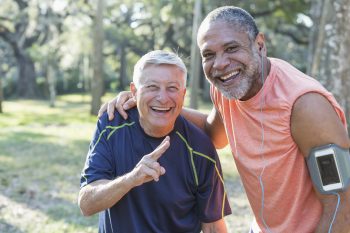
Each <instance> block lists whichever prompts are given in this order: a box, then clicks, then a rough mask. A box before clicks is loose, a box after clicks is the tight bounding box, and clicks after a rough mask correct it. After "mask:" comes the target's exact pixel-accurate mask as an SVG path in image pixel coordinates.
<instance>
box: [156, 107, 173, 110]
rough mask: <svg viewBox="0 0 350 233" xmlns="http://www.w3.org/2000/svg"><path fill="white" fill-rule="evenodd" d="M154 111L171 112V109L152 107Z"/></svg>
mask: <svg viewBox="0 0 350 233" xmlns="http://www.w3.org/2000/svg"><path fill="white" fill-rule="evenodd" d="M152 108H153V109H154V110H157V111H169V110H170V108H162V107H152Z"/></svg>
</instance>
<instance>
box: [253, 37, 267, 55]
mask: <svg viewBox="0 0 350 233" xmlns="http://www.w3.org/2000/svg"><path fill="white" fill-rule="evenodd" d="M255 45H256V46H257V49H258V52H259V54H260V55H261V56H266V55H267V50H266V45H265V36H264V34H263V33H261V32H259V34H258V35H257V36H256V38H255Z"/></svg>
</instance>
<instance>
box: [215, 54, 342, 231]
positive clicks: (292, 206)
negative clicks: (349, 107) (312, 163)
mask: <svg viewBox="0 0 350 233" xmlns="http://www.w3.org/2000/svg"><path fill="white" fill-rule="evenodd" d="M269 59H270V61H271V70H270V74H269V75H268V77H267V79H266V81H265V83H264V86H263V88H262V89H261V90H260V91H259V92H258V93H257V94H256V95H255V96H254V97H252V98H251V99H249V100H247V101H239V100H228V99H226V98H225V97H224V96H223V95H221V93H220V92H219V91H218V90H217V89H216V88H215V87H213V86H211V97H212V100H213V103H214V105H215V107H216V109H217V110H218V111H219V112H220V114H221V116H222V118H223V122H224V125H225V128H226V133H227V136H228V139H229V143H230V146H231V150H232V154H233V156H234V159H235V162H236V166H237V169H238V171H239V174H240V176H241V179H242V182H243V185H244V188H245V191H246V193H247V196H248V199H249V202H250V205H251V208H252V210H253V212H254V215H255V222H254V223H253V225H252V229H253V231H254V232H302V233H307V232H313V231H314V230H315V228H316V227H317V224H318V222H319V219H320V216H321V213H322V206H321V202H320V201H319V199H318V197H317V196H316V193H315V191H314V190H313V186H312V181H311V178H310V176H309V173H308V169H307V165H306V162H305V159H304V157H303V155H302V154H301V152H300V150H299V149H298V146H297V144H296V143H295V142H294V140H293V138H292V135H291V129H290V118H291V112H292V107H293V104H294V102H295V101H296V99H297V98H298V97H300V96H301V95H303V94H305V93H308V92H316V93H320V94H321V95H323V96H324V97H326V98H327V99H328V101H329V102H330V103H331V104H332V105H333V107H334V109H335V111H336V112H337V114H338V116H339V117H340V119H341V120H342V122H343V124H344V125H345V126H346V120H345V115H344V113H343V111H342V109H341V108H340V106H339V105H338V103H337V102H336V100H335V99H334V97H333V96H332V94H331V93H329V92H328V91H327V90H326V89H325V88H323V87H322V85H321V84H320V83H319V82H318V81H317V80H315V79H313V78H311V77H309V76H307V75H305V74H303V73H302V72H300V71H299V70H297V69H296V68H294V67H293V66H292V65H290V64H289V63H287V62H285V61H283V60H280V59H276V58H269ZM315 114H317V113H315ZM262 190H264V191H263V192H262ZM262 203H263V204H262ZM233 208H234V207H233Z"/></svg>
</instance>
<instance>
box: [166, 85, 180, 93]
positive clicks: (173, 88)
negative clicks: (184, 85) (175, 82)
mask: <svg viewBox="0 0 350 233" xmlns="http://www.w3.org/2000/svg"><path fill="white" fill-rule="evenodd" d="M168 89H169V91H171V92H175V91H178V90H179V88H178V87H177V86H170V87H168Z"/></svg>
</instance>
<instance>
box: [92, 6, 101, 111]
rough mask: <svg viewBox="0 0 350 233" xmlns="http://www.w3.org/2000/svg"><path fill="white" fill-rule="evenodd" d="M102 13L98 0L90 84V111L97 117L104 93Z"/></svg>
mask: <svg viewBox="0 0 350 233" xmlns="http://www.w3.org/2000/svg"><path fill="white" fill-rule="evenodd" d="M103 11H104V0H98V2H97V11H96V16H95V24H94V38H93V39H94V57H93V66H94V76H93V78H92V84H91V95H92V99H91V111H90V113H91V114H92V115H97V113H98V110H99V109H100V105H101V97H102V95H103V91H104V83H103V40H104V34H103Z"/></svg>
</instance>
